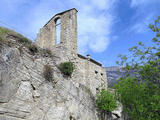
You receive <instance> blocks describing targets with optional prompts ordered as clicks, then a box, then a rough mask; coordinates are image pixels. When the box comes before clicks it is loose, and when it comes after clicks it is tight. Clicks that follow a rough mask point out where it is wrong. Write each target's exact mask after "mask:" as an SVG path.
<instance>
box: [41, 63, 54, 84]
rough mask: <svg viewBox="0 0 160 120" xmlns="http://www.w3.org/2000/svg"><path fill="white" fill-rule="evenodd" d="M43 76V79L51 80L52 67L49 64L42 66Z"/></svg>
mask: <svg viewBox="0 0 160 120" xmlns="http://www.w3.org/2000/svg"><path fill="white" fill-rule="evenodd" d="M43 76H44V78H45V80H47V81H49V82H51V81H52V80H53V69H52V68H51V66H50V65H45V66H44V71H43Z"/></svg>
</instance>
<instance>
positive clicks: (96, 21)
mask: <svg viewBox="0 0 160 120" xmlns="http://www.w3.org/2000/svg"><path fill="white" fill-rule="evenodd" d="M71 8H76V9H77V10H78V11H79V12H78V46H79V53H81V54H83V55H86V54H90V55H91V57H92V58H94V59H95V60H97V61H99V62H101V63H103V66H115V65H116V64H115V61H116V60H117V55H118V54H129V53H128V48H130V47H132V46H134V45H136V43H137V42H138V41H142V42H144V43H146V44H147V45H149V44H151V39H152V38H153V36H154V34H153V33H152V32H151V31H150V30H149V29H148V24H149V23H153V22H154V20H155V19H156V17H157V16H160V0H1V2H0V25H1V26H5V27H9V28H12V29H14V30H16V31H17V32H20V33H22V34H24V35H25V36H27V37H28V38H30V39H32V40H34V39H35V38H36V35H37V33H38V31H39V29H40V28H41V27H42V26H43V25H44V24H45V23H46V22H47V21H48V20H49V19H50V18H51V17H52V16H53V15H54V14H56V13H58V12H62V11H65V10H67V9H71ZM4 23H5V24H7V25H9V26H7V25H5V24H4Z"/></svg>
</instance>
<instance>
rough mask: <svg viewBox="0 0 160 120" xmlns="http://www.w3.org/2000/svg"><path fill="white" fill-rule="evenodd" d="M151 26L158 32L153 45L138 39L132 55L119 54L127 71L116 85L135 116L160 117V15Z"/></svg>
mask: <svg viewBox="0 0 160 120" xmlns="http://www.w3.org/2000/svg"><path fill="white" fill-rule="evenodd" d="M149 28H150V29H151V30H152V31H153V32H155V33H156V37H154V38H153V39H152V41H153V43H154V44H153V46H149V47H146V46H145V45H144V44H143V43H142V42H139V43H138V46H134V47H132V48H130V49H129V51H130V52H131V54H130V55H131V56H126V55H124V56H122V55H119V57H120V58H121V61H119V62H117V63H118V64H119V65H123V66H124V68H125V69H126V71H127V73H126V76H125V77H123V78H121V79H120V80H119V82H118V83H117V84H116V85H115V89H116V94H117V97H118V100H119V101H120V102H121V103H122V105H123V111H124V112H125V113H126V114H127V117H128V119H132V120H160V40H159V38H160V16H159V17H158V18H157V19H156V20H155V23H154V24H150V25H149ZM133 70H134V71H136V72H134V74H133V75H132V76H131V75H130V74H129V73H130V71H133Z"/></svg>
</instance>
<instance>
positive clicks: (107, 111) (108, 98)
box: [96, 89, 117, 120]
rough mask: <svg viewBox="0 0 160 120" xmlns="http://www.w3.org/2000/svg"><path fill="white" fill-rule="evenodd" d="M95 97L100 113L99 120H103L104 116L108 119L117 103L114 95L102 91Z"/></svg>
mask: <svg viewBox="0 0 160 120" xmlns="http://www.w3.org/2000/svg"><path fill="white" fill-rule="evenodd" d="M96 97H97V99H96V105H97V108H98V110H99V111H100V117H101V119H102V120H104V119H105V115H108V116H109V117H110V115H111V112H112V111H113V110H115V109H116V108H117V101H116V98H115V96H114V94H113V93H111V92H110V91H108V90H104V89H102V90H100V92H99V93H98V94H97V95H96Z"/></svg>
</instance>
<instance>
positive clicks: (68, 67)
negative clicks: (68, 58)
mask: <svg viewBox="0 0 160 120" xmlns="http://www.w3.org/2000/svg"><path fill="white" fill-rule="evenodd" d="M59 69H60V70H61V72H62V73H63V74H64V75H67V76H71V74H72V72H73V70H74V66H73V63H72V62H64V63H61V64H60V65H59Z"/></svg>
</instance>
